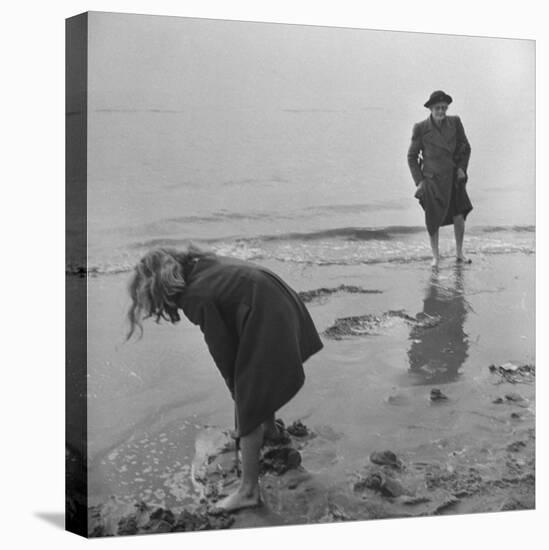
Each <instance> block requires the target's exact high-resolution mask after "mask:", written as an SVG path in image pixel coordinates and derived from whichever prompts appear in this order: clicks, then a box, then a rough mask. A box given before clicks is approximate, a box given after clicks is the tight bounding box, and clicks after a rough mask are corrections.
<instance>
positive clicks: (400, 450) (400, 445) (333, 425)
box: [88, 254, 535, 535]
mask: <svg viewBox="0 0 549 550" xmlns="http://www.w3.org/2000/svg"><path fill="white" fill-rule="evenodd" d="M266 265H267V266H268V267H271V268H272V269H274V270H275V271H277V272H278V273H279V274H280V275H281V276H283V277H284V278H285V279H286V280H287V281H288V282H289V283H290V284H291V285H292V286H293V287H294V288H296V290H299V291H302V292H303V293H304V294H303V297H304V299H306V300H307V305H308V307H309V310H310V312H311V315H312V316H313V319H314V321H315V323H316V325H317V328H318V329H319V332H321V336H322V338H323V341H324V343H325V348H324V350H323V351H322V352H321V353H319V354H317V355H316V356H314V357H312V358H311V359H310V360H309V361H308V362H307V363H306V368H305V372H306V375H307V380H306V383H305V387H304V388H303V390H302V391H301V392H300V393H299V394H298V396H297V397H296V398H295V399H294V400H293V401H292V402H291V403H289V404H288V405H287V406H286V407H284V408H283V409H282V410H281V411H280V414H279V415H280V416H281V417H282V418H283V419H284V420H285V421H286V423H287V424H288V423H290V422H293V421H294V420H298V419H300V420H302V421H303V422H304V423H305V424H306V425H307V426H308V427H309V429H310V430H311V431H312V433H313V434H314V437H311V438H306V439H305V440H301V439H299V438H294V445H295V447H296V448H297V449H298V450H299V452H300V454H301V458H302V462H301V466H300V467H299V468H298V469H296V470H291V471H289V472H286V473H284V474H282V475H276V474H275V473H267V474H265V475H264V476H263V477H262V481H261V484H262V491H263V497H264V501H265V505H264V506H263V507H261V508H260V509H257V510H249V511H242V512H240V513H238V514H234V518H233V519H231V522H230V525H229V523H223V522H222V523H221V524H212V525H209V524H208V523H207V522H206V523H204V522H203V523H202V524H201V523H200V522H198V523H196V525H202V526H204V525H206V527H203V528H216V527H245V526H257V525H280V524H288V523H310V522H319V521H344V520H353V519H374V518H381V517H406V516H421V515H431V514H442V513H469V512H489V511H499V510H505V509H531V508H533V507H534V480H535V461H534V446H535V437H534V435H535V433H534V427H535V371H529V372H527V371H524V372H525V373H526V374H524V375H521V376H518V375H517V376H516V377H514V375H511V376H505V375H502V372H503V373H505V372H507V371H505V369H504V370H503V371H500V370H497V369H494V368H492V369H490V365H505V364H507V363H508V362H514V364H516V365H534V364H535V357H534V349H535V346H534V334H535V331H534V319H535V309H534V308H535V296H534V256H533V255H526V254H511V255H505V256H504V255H501V256H496V255H494V256H481V255H478V256H475V257H473V264H471V265H466V266H463V267H461V268H456V266H455V264H454V263H453V262H452V261H451V259H449V258H448V259H445V260H444V261H443V263H442V266H441V269H440V271H439V272H438V274H436V275H433V274H432V273H431V271H430V269H429V267H428V263H427V262H415V263H402V264H398V263H394V264H379V265H369V266H345V267H342V266H329V265H327V266H307V265H304V266H295V265H294V266H293V267H291V266H290V264H283V263H275V262H272V263H270V264H266ZM124 284H125V276H123V275H112V276H103V277H97V278H93V277H92V278H91V279H90V281H89V287H88V288H89V296H90V297H89V305H90V314H89V327H90V335H89V341H90V346H89V350H88V356H89V362H90V366H89V376H88V397H89V407H88V426H89V484H90V485H89V488H90V501H89V504H90V507H91V508H90V511H91V513H92V514H94V517H95V518H96V520H97V517H102V518H103V519H102V520H101V521H104V517H105V514H107V512H105V513H104V514H103V515H101V512H100V510H105V511H108V514H107V515H109V514H110V517H111V520H112V521H111V523H110V525H111V527H110V529H111V531H113V530H114V529H115V527H114V525H115V524H116V525H117V522H116V521H115V520H114V518H118V519H120V517H122V516H124V515H126V516H127V515H128V514H129V513H130V512H129V511H130V510H133V507H135V504H136V503H139V502H143V503H144V504H142V505H141V507H142V508H143V506H146V507H148V508H147V509H150V510H154V509H156V508H158V507H161V508H162V509H163V510H166V509H170V510H173V511H174V517H177V514H178V513H180V512H181V510H183V509H185V510H190V511H192V510H194V509H197V510H201V509H203V507H204V503H203V502H202V503H201V502H200V495H201V490H200V486H199V485H197V483H196V479H194V480H193V471H194V470H193V464H194V465H195V469H196V464H197V463H199V462H200V457H204V456H206V455H208V456H215V457H218V456H219V453H220V449H221V448H222V447H223V444H224V443H223V441H224V439H223V438H224V437H226V434H225V435H224V433H225V432H226V431H227V430H228V429H230V428H231V427H232V418H233V416H232V403H231V401H230V397H229V395H228V393H227V391H226V389H225V387H224V385H223V382H222V380H221V378H220V376H219V374H218V373H217V371H216V369H215V367H214V365H213V362H212V361H211V358H210V357H209V356H208V354H207V351H206V349H205V345H204V343H203V340H202V335H201V333H200V331H199V330H198V329H197V328H196V327H194V326H193V325H191V324H190V323H188V322H186V320H185V319H183V320H182V322H181V323H180V324H179V325H176V326H168V325H155V324H154V323H149V324H148V325H145V336H144V340H142V341H140V342H138V343H134V344H126V345H123V346H120V345H119V342H120V341H121V337H122V335H123V331H124V325H123V314H124V309H125V307H126V306H127V299H126V297H125V294H124ZM342 285H343V286H342ZM319 289H320V290H319ZM334 327H336V328H334ZM117 346H118V347H117ZM506 368H508V370H509V372H511V373H513V370H512V369H513V367H511V366H509V367H506ZM433 390H435V391H434V393H433ZM436 390H439V392H440V393H437V391H436ZM440 394H443V395H444V396H445V397H446V399H444V398H440ZM432 396H433V397H434V399H432V398H431V397H432ZM437 396H438V397H439V398H437ZM387 450H390V451H391V452H393V453H394V454H395V455H396V457H397V458H398V461H399V464H400V467H395V466H394V465H393V466H391V465H382V464H375V463H374V462H372V461H371V460H370V457H371V456H372V453H376V452H378V453H381V452H383V451H387ZM373 456H374V457H375V456H377V455H373ZM197 461H198V462H197ZM229 477H230V475H229ZM206 500H207V499H206ZM201 507H202V508H201ZM98 514H99V515H98ZM183 524H185V522H183V523H180V525H179V527H180V529H176V530H181V526H182V525H183ZM188 524H189V522H187V523H186V524H185V525H188ZM95 525H97V521H96V522H95ZM169 525H171V527H172V528H173V527H174V525H175V523H173V522H172V524H170V522H169V521H168V522H164V524H162V528H163V529H166V530H171V529H168V526H169ZM139 532H142V531H139ZM145 532H152V531H145ZM99 534H108V529H103V531H100V530H98V531H96V535H99ZM111 534H113V533H111Z"/></svg>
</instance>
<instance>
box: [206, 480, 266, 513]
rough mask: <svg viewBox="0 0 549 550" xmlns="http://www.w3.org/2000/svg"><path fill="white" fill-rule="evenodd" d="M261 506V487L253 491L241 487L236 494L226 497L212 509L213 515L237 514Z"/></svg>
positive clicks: (256, 487)
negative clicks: (239, 511) (245, 509)
mask: <svg viewBox="0 0 549 550" xmlns="http://www.w3.org/2000/svg"><path fill="white" fill-rule="evenodd" d="M260 505H261V496H260V494H259V485H256V486H255V487H253V488H251V489H246V488H242V487H240V488H239V489H237V490H236V491H235V492H234V493H232V494H231V495H229V496H228V497H225V498H223V499H221V500H219V501H218V502H216V503H215V505H214V506H213V507H212V508H211V509H210V513H211V514H216V513H217V514H220V513H223V512H228V513H230V512H237V511H238V510H243V509H244V508H255V507H256V506H260Z"/></svg>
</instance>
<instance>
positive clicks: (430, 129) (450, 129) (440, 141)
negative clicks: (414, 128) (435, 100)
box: [425, 115, 456, 152]
mask: <svg viewBox="0 0 549 550" xmlns="http://www.w3.org/2000/svg"><path fill="white" fill-rule="evenodd" d="M445 123H446V124H447V129H446V130H445V133H446V137H445V136H444V135H443V133H442V131H441V130H440V129H439V128H437V126H436V125H435V123H434V122H433V120H432V118H431V115H429V116H428V117H427V119H426V120H425V124H426V128H427V131H426V132H425V133H429V134H430V136H431V139H432V141H433V143H435V144H436V145H438V146H439V147H443V148H444V149H448V151H450V152H451V151H452V150H453V149H452V147H451V145H450V143H449V142H448V140H447V138H448V137H449V138H450V139H451V138H452V137H454V136H455V133H456V126H455V124H454V120H453V119H452V118H451V117H449V116H447V117H446V122H445Z"/></svg>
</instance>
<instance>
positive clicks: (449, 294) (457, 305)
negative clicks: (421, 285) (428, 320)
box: [408, 266, 471, 384]
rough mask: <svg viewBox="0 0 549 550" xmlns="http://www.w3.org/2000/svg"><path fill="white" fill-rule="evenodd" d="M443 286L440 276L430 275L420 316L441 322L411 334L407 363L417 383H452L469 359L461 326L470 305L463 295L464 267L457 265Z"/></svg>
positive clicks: (467, 346) (415, 329) (418, 329)
mask: <svg viewBox="0 0 549 550" xmlns="http://www.w3.org/2000/svg"><path fill="white" fill-rule="evenodd" d="M444 283H445V284H443V283H441V281H440V274H439V273H438V272H433V274H432V275H431V278H430V280H429V284H428V286H427V290H426V294H425V300H424V301H423V313H426V314H427V315H430V316H438V317H440V323H439V324H437V325H436V326H433V327H431V328H421V327H414V328H413V329H412V330H411V331H410V340H411V342H412V344H411V346H410V349H409V350H408V361H409V363H410V372H411V373H412V375H413V376H414V378H415V379H416V382H417V383H418V384H442V383H446V382H452V381H454V380H455V379H456V378H457V377H458V376H459V375H460V373H459V368H460V367H461V365H462V364H463V363H464V362H465V359H467V356H468V349H469V341H468V337H467V334H466V333H465V331H464V330H463V325H464V323H465V319H466V317H467V312H468V311H469V310H470V309H471V306H470V305H469V304H468V302H467V301H466V300H465V296H464V286H463V267H462V266H456V268H455V271H454V274H453V276H452V278H451V280H450V281H448V282H447V281H444Z"/></svg>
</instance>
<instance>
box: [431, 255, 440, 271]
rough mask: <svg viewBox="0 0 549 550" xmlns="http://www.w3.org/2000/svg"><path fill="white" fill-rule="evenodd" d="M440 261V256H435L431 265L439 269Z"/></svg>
mask: <svg viewBox="0 0 549 550" xmlns="http://www.w3.org/2000/svg"><path fill="white" fill-rule="evenodd" d="M439 261H440V258H438V257H435V258H433V259H432V260H431V267H432V268H433V269H438V264H439Z"/></svg>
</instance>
